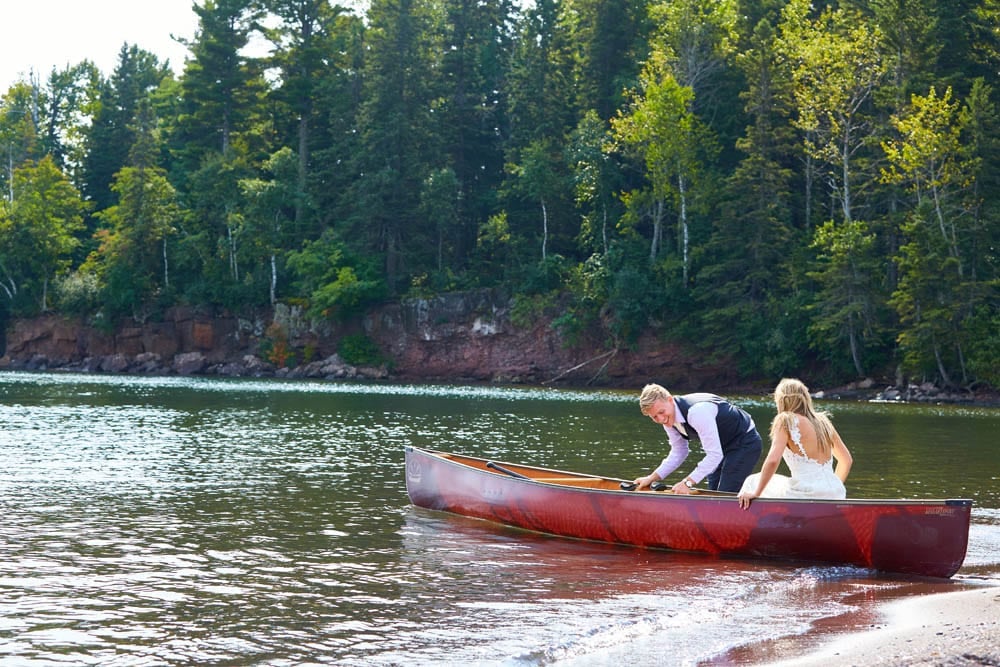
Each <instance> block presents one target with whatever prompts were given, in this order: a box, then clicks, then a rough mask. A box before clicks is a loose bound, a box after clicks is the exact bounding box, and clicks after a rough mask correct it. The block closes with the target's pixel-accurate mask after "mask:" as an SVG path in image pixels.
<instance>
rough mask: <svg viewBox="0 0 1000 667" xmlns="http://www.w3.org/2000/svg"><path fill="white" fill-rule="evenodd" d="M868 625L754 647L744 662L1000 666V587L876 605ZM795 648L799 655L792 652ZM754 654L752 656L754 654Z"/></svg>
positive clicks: (783, 666) (819, 666)
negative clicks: (859, 628)
mask: <svg viewBox="0 0 1000 667" xmlns="http://www.w3.org/2000/svg"><path fill="white" fill-rule="evenodd" d="M872 615H873V616H874V619H873V622H872V623H870V624H869V625H868V629H862V630H857V629H855V627H856V626H855V627H851V624H850V623H849V622H846V623H844V624H843V625H839V628H838V627H833V628H829V629H826V630H824V631H822V632H820V633H819V634H817V633H807V634H805V635H800V636H798V637H795V638H785V640H783V641H781V642H778V643H779V644H781V645H782V646H781V647H780V649H779V650H778V651H774V650H773V649H774V648H775V647H774V646H771V647H770V648H768V647H758V648H759V649H760V650H753V649H751V650H750V651H749V653H750V654H751V655H748V656H747V657H748V658H749V661H748V662H746V663H744V664H756V665H769V666H770V667H828V666H829V665H837V666H842V667H848V666H851V667H853V666H855V665H856V666H858V667H868V666H869V665H883V666H893V667H903V666H906V667H911V666H930V665H934V666H939V667H940V666H943V667H959V666H962V667H964V666H971V665H1000V586H998V585H994V584H988V585H977V586H976V587H975V588H970V589H965V590H960V591H949V592H943V593H930V594H921V595H914V596H909V597H905V598H900V599H894V600H891V601H888V602H884V603H877V604H876V605H875V607H874V609H873V611H872ZM796 652H800V653H802V655H800V656H799V657H794V658H789V657H780V658H779V657H778V656H779V655H784V656H788V655H791V654H794V653H796ZM753 654H756V658H757V659H754V655H753Z"/></svg>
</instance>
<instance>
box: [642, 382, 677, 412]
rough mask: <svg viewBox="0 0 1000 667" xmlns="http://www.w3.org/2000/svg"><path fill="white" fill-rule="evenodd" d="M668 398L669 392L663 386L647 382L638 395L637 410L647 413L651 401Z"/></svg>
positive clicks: (651, 404)
mask: <svg viewBox="0 0 1000 667" xmlns="http://www.w3.org/2000/svg"><path fill="white" fill-rule="evenodd" d="M668 398H670V392H669V391H667V390H666V389H665V388H663V387H661V386H660V385H658V384H647V385H646V386H645V387H643V388H642V393H641V394H640V395H639V412H641V413H642V414H644V415H648V414H649V409H650V408H651V407H652V406H653V403H656V402H657V401H665V400H667V399H668Z"/></svg>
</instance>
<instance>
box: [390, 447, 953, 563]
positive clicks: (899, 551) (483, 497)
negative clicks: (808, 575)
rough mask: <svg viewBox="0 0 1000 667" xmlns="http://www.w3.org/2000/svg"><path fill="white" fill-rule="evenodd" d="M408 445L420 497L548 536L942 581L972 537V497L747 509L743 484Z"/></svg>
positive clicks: (410, 483)
mask: <svg viewBox="0 0 1000 667" xmlns="http://www.w3.org/2000/svg"><path fill="white" fill-rule="evenodd" d="M405 453H406V454H405V455H406V486H407V493H408V494H409V496H410V500H411V502H412V503H413V504H414V505H416V506H419V507H425V508H427V509H433V510H440V511H445V512H451V513H454V514H459V515H463V516H468V517H473V518H479V519H485V520H487V521H491V522H494V523H499V524H503V525H507V526H513V527H516V528H523V529H526V530H531V531H534V532H540V533H545V534H550V535H557V536H563V537H571V538H577V539H585V540H591V541H599V542H610V543H616V544H624V545H631V546H636V547H646V548H655V549H668V550H675V551H688V552H697V553H708V554H713V555H721V554H728V555H736V556H748V557H768V558H782V559H786V560H804V561H813V562H821V563H829V564H847V565H856V566H860V567H865V568H870V569H875V570H881V571H886V572H893V573H902V574H915V575H921V576H929V577H943V578H948V577H951V576H952V575H953V574H954V573H955V572H956V571H957V570H958V569H959V567H961V564H962V562H963V561H964V559H965V551H966V548H967V546H968V530H969V518H970V513H971V507H972V501H971V500H969V499H963V498H957V499H930V500H922V499H886V500H883V499H874V498H852V499H846V500H809V499H779V498H774V499H766V498H761V499H757V500H755V501H754V502H753V504H752V505H751V506H750V508H749V509H747V510H743V509H741V508H739V505H738V503H737V499H736V494H734V493H722V492H711V491H701V492H699V493H697V494H691V495H675V494H672V493H669V492H656V491H647V490H644V491H626V490H623V489H621V488H620V486H619V484H620V483H621V482H622V481H625V480H620V479H615V478H611V477H601V476H597V475H588V474H583V473H573V472H566V471H561V470H553V469H548V468H540V467H536V466H531V465H525V464H517V463H506V462H499V461H489V460H487V459H482V458H478V457H473V456H466V455H458V454H451V453H447V452H438V451H434V450H429V449H422V448H417V447H412V446H408V447H406V448H405ZM488 463H492V464H496V465H497V467H500V468H506V469H507V470H508V471H510V473H514V474H516V475H517V476H516V477H515V476H511V475H510V474H507V473H505V472H502V471H499V470H496V469H494V468H490V467H487V464H488ZM521 476H523V477H526V478H528V479H524V478H522V477H521Z"/></svg>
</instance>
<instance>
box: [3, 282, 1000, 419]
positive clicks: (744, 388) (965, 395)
mask: <svg viewBox="0 0 1000 667" xmlns="http://www.w3.org/2000/svg"><path fill="white" fill-rule="evenodd" d="M511 311H512V302H511V301H510V299H509V298H506V297H505V296H504V295H501V294H498V293H494V292H491V291H489V290H482V291H476V292H463V293H454V294H449V295H443V296H438V297H434V298H431V299H411V300H407V301H404V302H399V303H391V304H386V305H385V306H383V307H381V308H377V309H374V310H372V311H370V312H369V313H367V314H366V315H365V316H364V317H363V318H358V319H357V320H355V321H352V322H350V323H342V324H338V325H334V324H332V323H329V322H326V323H316V322H313V321H310V320H308V318H306V317H305V315H304V313H303V312H302V309H301V308H296V307H291V306H284V305H280V304H279V305H278V306H277V307H275V308H274V309H273V310H271V311H268V312H262V313H251V314H234V313H229V312H226V311H215V310H205V309H195V308H174V309H171V310H169V311H167V312H166V313H165V314H164V315H163V317H162V318H160V319H158V320H157V321H155V322H152V321H150V322H146V323H142V324H134V323H132V324H129V325H127V326H125V325H123V326H119V327H117V328H115V329H113V330H107V329H102V328H98V327H96V326H93V325H91V324H87V323H85V322H83V321H81V320H79V319H74V318H68V317H63V316H58V315H47V316H42V317H38V318H34V319H31V320H16V321H14V322H12V323H11V324H10V325H9V326H8V328H7V331H6V332H5V336H6V337H5V339H4V343H5V344H4V346H3V350H4V352H5V353H4V355H3V356H2V357H0V370H27V371H54V370H59V371H70V372H83V373H126V374H138V375H214V376H222V377H278V378H309V379H319V380H343V379H357V380H387V381H398V382H440V383H494V384H524V385H534V386H543V385H548V386H563V387H608V388H626V389H629V388H639V387H642V385H644V384H645V383H647V382H659V383H661V384H664V385H666V386H668V387H669V388H677V389H678V390H680V391H692V390H697V389H702V388H709V389H710V390H712V391H715V392H718V393H725V394H743V395H767V394H769V393H770V391H771V389H772V388H773V384H770V385H767V384H764V383H761V384H759V385H755V384H752V383H747V382H745V381H742V380H741V379H740V378H739V377H738V376H737V375H736V372H735V370H734V369H735V367H736V364H735V363H734V362H733V361H732V360H726V359H720V360H714V361H711V362H709V361H706V360H705V359H704V358H703V356H702V355H699V354H696V353H695V352H694V351H693V350H691V349H687V348H685V347H684V346H681V345H677V344H671V343H664V342H663V341H661V340H658V339H657V338H655V337H654V336H651V335H647V336H644V337H642V338H641V339H640V340H639V341H638V343H637V344H635V345H633V346H629V347H628V348H621V349H609V348H608V346H607V342H606V341H605V340H587V339H586V337H582V338H579V339H575V340H573V341H572V344H571V343H570V342H569V341H567V340H565V339H564V338H563V336H562V335H561V334H560V332H559V331H558V330H557V329H555V328H553V327H552V326H551V325H550V322H551V321H552V319H554V317H555V316H556V315H558V312H540V313H538V316H537V317H535V318H533V319H532V320H531V323H530V324H528V325H524V324H523V323H522V324H521V325H520V326H518V325H515V324H514V323H513V322H512V314H511ZM349 337H355V338H362V339H364V340H366V341H370V342H371V344H372V345H373V346H374V348H375V349H377V351H378V353H377V356H378V359H377V361H376V360H367V361H366V362H361V363H350V362H349V361H348V360H345V359H344V355H343V354H341V353H340V344H341V343H342V342H343V341H344V340H345V339H346V338H349ZM803 379H804V380H806V382H807V383H808V384H810V385H811V386H812V387H813V388H814V389H817V388H816V387H815V383H814V382H811V381H810V380H809V379H808V378H803ZM816 397H817V398H820V399H833V400H835V399H844V400H864V401H884V402H899V403H903V402H914V403H949V404H966V405H986V406H1000V394H998V393H997V392H993V391H979V392H957V391H944V390H941V389H940V388H938V387H936V386H935V385H934V384H932V383H929V382H922V383H912V382H904V381H903V380H902V379H899V378H897V379H896V380H895V381H885V380H881V381H879V380H874V379H867V380H863V381H859V382H856V383H852V384H850V385H847V386H844V387H838V388H833V389H823V390H820V391H817V392H816Z"/></svg>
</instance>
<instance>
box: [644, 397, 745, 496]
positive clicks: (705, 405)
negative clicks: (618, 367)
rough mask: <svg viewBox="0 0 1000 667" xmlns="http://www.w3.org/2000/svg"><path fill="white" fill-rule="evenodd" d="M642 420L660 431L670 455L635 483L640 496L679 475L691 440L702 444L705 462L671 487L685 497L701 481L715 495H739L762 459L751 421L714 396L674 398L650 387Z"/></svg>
mask: <svg viewBox="0 0 1000 667" xmlns="http://www.w3.org/2000/svg"><path fill="white" fill-rule="evenodd" d="M639 410H640V411H641V412H642V414H644V415H646V416H647V417H649V418H650V419H652V420H653V421H654V422H656V423H657V424H660V425H662V426H663V430H665V431H666V432H667V439H668V440H669V442H670V453H669V454H668V455H667V458H665V459H663V462H662V463H660V465H659V466H658V467H657V468H656V470H654V471H653V472H652V473H650V474H648V475H646V476H645V477H639V478H637V479H636V480H635V483H636V485H637V489H638V490H642V489H645V488H649V485H650V484H652V483H653V482H656V481H658V480H661V479H663V478H665V477H666V476H667V475H669V474H670V473H672V472H673V471H675V470H677V468H679V467H680V465H681V464H682V463H684V461H685V459H687V456H688V442H689V441H690V439H691V438H692V437H697V438H698V439H699V440H701V446H702V448H703V449H704V450H705V457H704V458H703V459H702V460H701V461H700V462H699V463H698V465H697V466H696V467H695V469H694V470H693V471H691V474H689V475H688V476H687V477H685V478H684V479H683V480H681V481H680V482H677V483H676V484H674V485H673V487H672V489H671V490H672V491H673V492H674V493H681V494H687V493H691V490H692V489H693V488H694V487H695V486H696V485H697V484H698V483H699V482H701V481H702V480H703V479H705V480H708V488H709V489H711V490H713V491H731V492H733V493H735V492H738V491H739V490H740V487H741V486H742V485H743V480H745V479H746V478H747V476H748V475H750V473H751V472H753V469H754V467H755V466H756V465H757V460H758V459H759V458H760V452H761V449H762V442H761V437H760V433H758V432H757V427H756V426H754V423H753V418H752V417H751V416H750V415H749V414H747V413H746V412H745V411H743V410H741V409H740V408H737V407H736V406H734V405H733V404H731V403H730V402H729V401H727V400H726V399H724V398H722V397H720V396H716V395H715V394H707V393H696V394H685V395H683V396H672V395H671V394H670V392H669V391H667V390H666V389H665V388H663V387H661V386H660V385H658V384H648V385H646V386H645V387H644V388H643V390H642V394H641V395H640V396H639Z"/></svg>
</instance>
